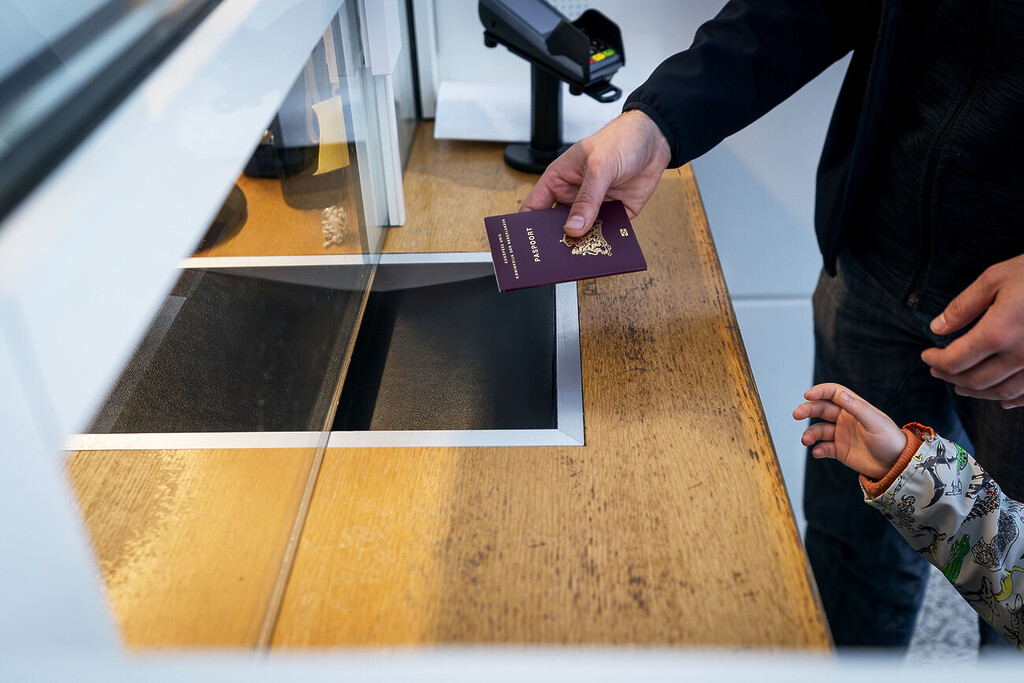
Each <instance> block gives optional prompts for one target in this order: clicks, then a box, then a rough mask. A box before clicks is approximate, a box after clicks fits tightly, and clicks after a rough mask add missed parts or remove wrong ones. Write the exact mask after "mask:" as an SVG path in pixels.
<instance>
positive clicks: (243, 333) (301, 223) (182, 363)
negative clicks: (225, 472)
mask: <svg viewBox="0 0 1024 683" xmlns="http://www.w3.org/2000/svg"><path fill="white" fill-rule="evenodd" d="M352 22H353V19H352V18H351V17H347V16H339V17H338V18H337V20H336V21H334V22H332V24H331V26H330V27H329V28H328V29H327V30H326V31H325V32H324V34H323V37H322V39H321V40H320V41H319V42H318V43H317V45H316V46H315V48H314V49H313V51H312V53H311V55H310V58H309V60H308V61H307V62H306V64H305V65H304V67H303V68H302V70H301V72H300V73H299V75H298V77H297V78H296V80H295V82H294V84H293V86H292V87H291V89H290V90H289V92H288V94H287V96H286V97H285V100H284V103H283V104H282V106H281V109H280V110H279V111H278V113H277V115H276V116H275V117H274V119H273V121H271V122H270V124H269V125H268V127H267V129H266V130H265V131H264V133H263V135H262V139H261V140H260V143H259V145H258V147H257V148H256V150H255V151H254V152H253V154H252V156H251V158H250V159H249V160H248V162H247V163H246V164H245V167H244V171H243V172H242V174H241V175H240V176H239V178H238V179H237V181H236V183H235V185H234V187H233V188H232V189H231V191H230V192H229V193H228V196H227V198H226V199H225V201H224V203H223V205H222V206H221V208H220V211H219V212H218V213H217V216H216V217H215V218H214V220H213V221H212V223H211V225H210V227H209V229H208V230H207V232H206V234H205V235H204V236H203V238H202V239H201V240H200V242H199V244H198V245H197V247H196V250H195V257H196V258H193V259H191V260H190V261H189V262H188V265H187V266H186V267H185V268H183V271H182V275H181V276H180V278H179V279H178V282H177V284H176V285H175V287H174V290H173V291H172V292H171V293H170V295H169V296H168V297H167V299H166V301H165V303H164V306H163V307H162V309H161V311H160V313H159V314H158V316H157V317H156V319H155V320H154V322H153V323H152V325H151V327H150V329H149V331H148V333H147V334H146V336H145V338H144V339H143V340H142V342H141V343H140V344H139V346H138V347H137V349H136V351H135V353H134V355H133V357H132V359H131V361H130V362H129V364H128V365H127V367H126V369H125V370H124V372H123V374H122V376H121V378H120V379H119V381H118V382H117V383H116V385H115V387H114V388H113V390H112V391H111V393H110V395H109V396H108V398H107V400H106V402H105V403H104V405H103V406H102V408H101V409H100V411H99V413H98V414H97V416H96V418H95V420H94V421H93V423H92V425H91V427H90V430H89V431H90V432H91V433H100V434H102V433H155V432H187V433H191V432H261V431H322V430H325V429H327V428H329V426H330V425H329V421H330V417H331V416H332V415H333V412H334V405H333V400H334V399H335V398H336V396H335V391H336V389H337V387H338V386H339V380H340V377H341V374H342V370H343V368H344V366H345V364H346V361H347V358H348V354H349V353H350V346H351V345H352V343H354V338H355V333H356V330H357V328H358V325H359V311H360V310H361V305H362V301H363V298H364V295H365V290H366V289H367V287H368V284H369V281H370V274H371V272H372V269H373V267H374V265H375V260H374V256H375V255H376V254H378V253H379V251H380V248H381V242H382V235H383V233H382V232H381V231H379V230H368V228H367V220H366V217H365V213H364V211H363V209H362V206H363V202H364V191H363V187H362V183H361V182H360V162H361V160H362V159H361V157H362V155H363V154H364V153H365V152H363V151H362V150H361V149H360V148H359V146H358V145H357V140H359V138H360V136H359V135H357V130H359V128H360V127H359V126H357V121H358V117H359V115H360V113H359V112H357V111H354V106H355V105H356V104H358V103H359V102H360V101H361V100H362V98H361V97H360V96H359V91H360V89H361V87H362V82H361V80H360V74H359V71H358V69H356V68H355V66H354V65H356V64H358V60H356V59H354V57H353V55H352V54H351V47H350V46H347V43H350V42H351V39H350V40H349V41H345V40H343V36H345V35H350V30H351V27H352ZM364 148H365V147H364ZM371 220H372V219H371ZM374 227H375V226H374ZM285 255H290V256H292V255H293V256H299V257H302V256H311V255H339V256H342V255H346V256H350V257H353V258H351V259H349V261H348V262H347V263H336V264H332V265H323V264H316V263H308V264H303V263H302V261H301V258H300V260H299V261H297V262H296V264H294V265H288V266H282V265H280V264H278V263H273V262H271V261H272V260H268V259H266V258H264V257H275V256H285ZM210 257H222V258H223V257H233V260H232V261H230V262H229V263H228V265H227V266H225V262H224V261H223V260H221V259H220V258H219V259H218V260H217V261H216V262H214V261H210V260H209V258H210ZM207 263H209V264H211V265H216V267H213V268H211V267H206V265H207Z"/></svg>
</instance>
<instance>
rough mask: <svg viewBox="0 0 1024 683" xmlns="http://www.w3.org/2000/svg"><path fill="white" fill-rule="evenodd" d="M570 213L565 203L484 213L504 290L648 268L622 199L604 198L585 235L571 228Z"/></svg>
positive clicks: (495, 267) (500, 289) (500, 283)
mask: <svg viewBox="0 0 1024 683" xmlns="http://www.w3.org/2000/svg"><path fill="white" fill-rule="evenodd" d="M568 217H569V207H568V206H559V207H555V208H553V209H543V210H540V211H524V212H521V213H510V214H506V215H504V216H488V217H487V218H485V219H484V228H485V229H486V231H487V242H488V244H489V245H490V248H491V261H492V262H493V263H494V275H495V277H496V278H497V280H498V290H499V291H502V292H507V291H509V290H513V289H523V288H525V287H537V286H540V285H550V284H555V283H558V282H571V281H573V280H585V279H588V278H592V277H601V276H604V275H617V274H619V273H632V272H636V271H638V270H647V262H646V261H645V260H644V255H643V253H642V252H641V251H640V245H639V244H638V243H637V241H636V235H635V234H634V233H633V226H632V225H631V224H630V222H629V218H628V217H627V216H626V209H625V207H623V205H622V202H620V201H611V202H605V203H604V204H602V205H601V210H600V211H599V212H598V214H597V220H596V221H594V227H593V228H591V229H590V231H589V232H587V233H586V234H584V235H583V236H581V237H569V236H568V235H566V234H565V231H564V229H563V226H564V225H565V220H566V219H567V218H568Z"/></svg>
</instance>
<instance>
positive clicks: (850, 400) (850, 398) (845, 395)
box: [840, 391, 853, 403]
mask: <svg viewBox="0 0 1024 683" xmlns="http://www.w3.org/2000/svg"><path fill="white" fill-rule="evenodd" d="M840 396H842V398H843V401H845V402H846V403H853V396H850V395H849V394H848V393H846V392H845V391H844V392H841V393H840Z"/></svg>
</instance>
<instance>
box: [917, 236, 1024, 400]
mask: <svg viewBox="0 0 1024 683" xmlns="http://www.w3.org/2000/svg"><path fill="white" fill-rule="evenodd" d="M978 316H981V318H980V319H979V320H978V323H977V324H976V325H975V326H974V327H973V328H972V329H971V330H970V331H968V332H967V333H966V334H964V335H963V336H962V337H960V338H958V339H956V340H954V341H953V342H952V343H950V345H949V346H947V347H946V348H944V349H939V348H931V349H926V350H925V351H924V352H923V353H922V354H921V359H922V360H924V362H925V363H927V364H928V365H930V366H931V367H932V374H933V375H934V376H936V377H938V378H940V379H944V380H946V381H947V382H950V383H952V384H955V385H956V393H958V394H960V395H962V396H974V397H975V398H987V399H992V400H995V401H999V402H1000V403H1001V405H1002V406H1003V407H1004V408H1017V407H1019V406H1022V405H1024V256H1017V257H1015V258H1012V259H1010V260H1008V261H1002V262H1001V263H997V264H995V265H994V266H991V267H990V268H989V269H988V270H986V271H985V272H984V273H982V274H981V276H980V277H978V279H977V280H975V281H974V282H973V283H971V285H970V286H969V287H968V288H967V289H965V290H964V291H963V292H961V293H960V294H959V295H958V296H957V297H956V298H955V299H953V301H951V302H950V304H949V306H947V307H946V310H945V311H943V312H942V313H940V314H939V316H938V317H937V318H935V320H933V321H932V324H931V328H932V332H935V333H936V334H952V333H953V332H956V331H957V330H959V329H961V328H963V327H964V326H965V325H967V324H969V323H970V322H971V321H972V320H974V319H976V318H978Z"/></svg>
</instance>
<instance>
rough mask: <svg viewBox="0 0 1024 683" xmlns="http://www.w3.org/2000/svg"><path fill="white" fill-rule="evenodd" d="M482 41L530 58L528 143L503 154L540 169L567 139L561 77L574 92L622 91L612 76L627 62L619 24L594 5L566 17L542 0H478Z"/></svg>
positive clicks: (600, 96) (605, 97)
mask: <svg viewBox="0 0 1024 683" xmlns="http://www.w3.org/2000/svg"><path fill="white" fill-rule="evenodd" d="M479 12H480V21H481V22H482V23H483V26H484V44H485V45H487V46H488V47H497V46H498V45H499V44H500V45H504V46H505V47H507V48H508V49H509V50H510V51H511V52H513V53H515V54H517V55H519V56H520V57H522V58H524V59H526V60H527V61H528V62H530V67H531V81H532V83H531V84H532V93H531V97H532V110H533V113H532V118H531V122H530V143H529V144H528V145H527V144H524V143H513V144H511V145H509V146H508V147H507V148H506V149H505V160H506V161H507V162H508V164H509V165H510V166H512V167H513V168H516V169H519V170H521V171H527V172H530V173H541V172H543V171H544V169H545V168H547V166H548V164H550V163H551V162H552V161H554V160H555V159H556V158H557V157H558V155H559V154H561V153H562V152H563V151H565V149H567V148H568V145H564V144H562V112H561V109H562V90H561V82H562V81H565V82H566V83H568V85H569V92H570V93H571V94H573V95H581V94H584V93H585V94H587V95H589V96H591V97H593V98H594V99H596V100H598V101H599V102H614V101H615V100H617V99H619V97H620V96H621V95H622V91H621V90H620V89H619V88H617V87H615V86H614V85H612V83H611V77H612V75H613V74H614V73H615V72H616V71H618V70H619V68H620V67H622V66H623V65H624V64H625V63H626V56H625V53H624V52H623V49H622V34H621V32H620V31H619V27H618V26H617V25H616V24H615V23H613V22H612V21H611V20H610V19H608V18H607V17H605V16H604V15H603V14H601V13H600V12H598V11H597V10H592V9H591V10H587V11H586V12H584V13H583V14H581V15H580V17H579V18H578V19H577V20H576V21H569V19H567V18H566V17H565V15H563V14H562V13H561V12H559V11H558V10H557V9H555V8H554V7H552V6H551V5H549V4H548V3H547V2H544V0H480V3H479Z"/></svg>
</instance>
